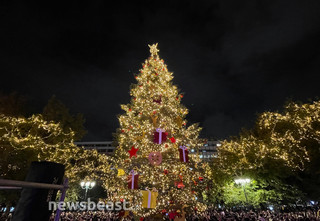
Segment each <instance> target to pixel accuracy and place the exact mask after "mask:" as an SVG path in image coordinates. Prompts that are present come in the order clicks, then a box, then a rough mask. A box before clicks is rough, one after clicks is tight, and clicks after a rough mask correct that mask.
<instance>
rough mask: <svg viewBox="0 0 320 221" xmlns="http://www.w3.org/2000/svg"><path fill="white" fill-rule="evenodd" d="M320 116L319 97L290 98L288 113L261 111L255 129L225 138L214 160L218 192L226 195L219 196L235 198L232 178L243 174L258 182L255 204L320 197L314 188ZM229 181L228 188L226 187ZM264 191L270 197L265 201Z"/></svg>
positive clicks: (319, 160)
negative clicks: (300, 101)
mask: <svg viewBox="0 0 320 221" xmlns="http://www.w3.org/2000/svg"><path fill="white" fill-rule="evenodd" d="M319 116H320V102H319V101H315V102H313V103H311V104H298V103H293V102H291V103H289V104H288V105H287V106H286V107H285V109H284V111H283V113H277V112H265V113H262V114H261V115H260V116H259V117H258V119H257V122H256V125H255V127H254V128H253V129H252V130H249V131H244V132H242V133H241V134H240V136H239V137H236V138H233V139H231V140H229V141H224V142H222V146H221V147H219V149H218V158H217V159H215V160H214V161H213V163H212V168H213V171H214V172H213V173H212V178H213V179H214V180H215V181H216V183H215V185H217V190H218V189H219V190H222V192H223V194H224V195H221V194H220V199H223V200H225V201H226V202H228V203H229V202H231V201H232V200H230V199H231V198H232V197H230V196H232V195H233V194H234V193H235V192H236V189H233V190H230V188H231V187H233V184H231V181H232V180H233V179H234V178H235V177H239V176H247V177H250V178H251V179H253V180H256V181H257V183H259V185H258V186H257V187H255V188H254V190H255V191H254V192H253V193H255V195H256V196H255V199H257V202H255V201H252V202H251V204H253V205H257V203H258V202H266V201H268V202H275V203H289V202H295V201H297V200H299V199H303V198H304V197H308V198H309V199H313V200H317V199H319V197H320V194H319V191H316V189H317V188H315V187H316V186H317V185H319V184H320V177H319V166H320V154H319V147H320V145H319V141H320V127H319V125H320V117H319ZM221 174H224V175H222V177H223V179H222V180H223V181H224V182H223V181H217V180H218V179H219V175H221ZM227 180H229V183H228V182H227ZM226 183H227V186H228V188H229V190H224V191H223V186H225V185H226ZM261 184H263V185H261ZM228 188H227V189H228ZM231 189H232V188H231ZM213 194H215V193H213ZM261 194H262V195H264V196H265V197H264V198H265V199H266V200H263V198H261V199H260V197H259V195H261ZM215 195H216V196H217V194H215ZM232 203H236V202H232Z"/></svg>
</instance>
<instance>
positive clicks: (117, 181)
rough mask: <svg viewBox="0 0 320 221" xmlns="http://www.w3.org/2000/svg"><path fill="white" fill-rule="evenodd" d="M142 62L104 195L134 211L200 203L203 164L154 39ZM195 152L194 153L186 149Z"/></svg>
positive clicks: (198, 144) (143, 213) (140, 212)
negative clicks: (129, 205) (147, 56)
mask: <svg viewBox="0 0 320 221" xmlns="http://www.w3.org/2000/svg"><path fill="white" fill-rule="evenodd" d="M149 47H150V53H151V56H150V57H149V58H148V59H147V60H146V61H145V62H144V63H143V65H142V67H143V68H142V69H141V70H140V74H138V75H136V76H135V78H136V80H137V83H136V84H133V85H132V87H131V91H130V95H131V96H132V99H131V102H130V103H129V104H127V105H122V106H121V108H122V109H123V110H124V111H125V113H124V114H122V115H121V116H119V122H120V128H119V129H118V131H117V143H118V147H117V149H116V152H115V156H114V167H115V169H116V171H117V173H116V174H114V177H113V178H111V179H110V180H109V181H108V184H107V186H108V187H107V188H108V190H109V194H110V198H111V199H112V200H114V201H117V200H127V201H129V202H130V204H131V206H133V207H134V209H136V212H135V213H136V214H137V215H140V216H148V215H150V214H155V213H161V212H163V213H164V212H168V211H169V210H170V208H178V206H179V205H180V206H184V205H185V206H187V208H189V209H195V208H196V209H197V210H202V209H204V204H203V203H202V201H203V197H202V193H203V190H204V189H205V188H206V187H207V186H206V184H205V174H204V171H205V168H206V164H203V163H201V161H200V159H199V155H198V154H197V153H198V149H199V147H201V146H202V145H203V141H202V140H201V139H199V138H198V135H199V132H200V130H201V128H199V127H198V125H197V124H193V125H191V126H189V127H187V121H186V120H185V117H186V115H187V113H188V110H187V108H186V107H184V106H183V105H182V104H181V103H180V102H181V99H182V98H183V94H181V93H179V90H178V88H177V87H176V86H175V85H173V84H172V79H173V76H172V73H171V72H169V71H168V69H167V66H166V65H165V63H164V61H163V60H162V59H160V58H159V55H158V52H159V50H158V49H157V44H154V45H152V46H150V45H149ZM191 152H192V153H195V154H191Z"/></svg>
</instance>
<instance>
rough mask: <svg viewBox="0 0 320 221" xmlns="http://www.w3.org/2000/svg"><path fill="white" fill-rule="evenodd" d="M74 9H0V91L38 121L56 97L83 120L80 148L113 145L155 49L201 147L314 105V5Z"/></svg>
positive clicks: (319, 12)
mask: <svg viewBox="0 0 320 221" xmlns="http://www.w3.org/2000/svg"><path fill="white" fill-rule="evenodd" d="M44 2H46V3H44ZM81 2H82V1H78V0H73V1H61V2H60V1H51V4H49V3H48V1H22V0H21V1H14V0H12V1H11V0H3V1H0V18H1V19H0V73H1V80H0V91H2V92H3V93H6V94H9V93H11V92H13V91H16V92H18V93H19V94H21V95H24V96H26V97H27V98H28V100H29V102H28V104H29V105H30V106H31V107H32V108H33V111H34V112H38V113H40V112H42V109H43V107H44V106H45V105H46V103H47V101H48V99H49V98H50V97H51V96H52V95H53V94H55V95H56V96H57V98H58V99H60V100H61V101H62V102H63V103H64V104H65V105H66V106H67V107H68V108H69V109H70V111H71V112H72V113H78V112H79V113H83V114H84V116H85V118H86V125H85V127H86V129H87V130H88V134H87V135H86V137H85V138H84V139H83V140H85V141H102V140H110V139H111V138H112V133H113V132H115V129H116V128H117V127H118V121H117V117H116V116H117V115H118V114H120V113H122V112H121V109H120V104H123V103H128V102H129V100H130V96H129V87H130V84H131V83H135V80H134V73H138V71H139V69H140V68H141V63H142V62H143V61H144V60H145V59H146V58H147V57H148V56H149V48H148V44H152V43H155V42H158V43H159V49H160V57H161V58H163V59H164V61H165V63H166V64H167V65H168V69H169V71H172V72H173V73H174V77H175V78H174V83H175V84H176V85H178V87H179V88H180V89H181V91H182V92H184V94H185V96H184V98H183V100H182V102H183V104H184V105H185V106H187V107H188V108H189V110H190V114H189V115H188V120H189V122H200V125H201V126H202V127H203V132H202V137H207V138H214V139H224V138H227V137H229V136H231V135H237V134H238V133H239V131H240V130H241V128H242V127H251V126H252V125H253V122H254V120H255V118H256V116H257V114H258V113H261V112H263V111H269V110H271V111H276V110H279V111H280V110H281V108H282V106H283V105H284V103H285V102H286V101H287V100H288V99H292V100H300V101H304V102H306V101H308V100H309V99H311V100H313V99H316V98H317V96H319V94H320V90H319V82H320V81H319V80H320V77H319V74H320V1H319V0H308V1H301V0H299V1H298V0H288V1H279V0H272V1H270V0H268V1H267V0H265V1H258V0H257V1H239V0H235V1H230V0H220V1H215V0H211V1H199V0H198V1H192V3H188V2H189V1H155V2H153V1H146V2H139V1H128V2H127V3H126V2H125V1H115V2H113V4H112V5H111V4H110V1H103V0H98V1H94V0H92V1H83V2H85V3H81ZM190 2H191V1H190Z"/></svg>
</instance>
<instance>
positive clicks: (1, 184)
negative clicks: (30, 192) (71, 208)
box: [0, 178, 69, 221]
mask: <svg viewBox="0 0 320 221" xmlns="http://www.w3.org/2000/svg"><path fill="white" fill-rule="evenodd" d="M68 187H69V186H68V178H65V179H64V182H63V185H57V184H49V183H36V182H27V181H19V180H5V179H0V189H2V190H9V189H22V188H38V189H55V190H60V191H61V197H60V202H63V201H64V199H65V197H66V190H67V189H68ZM60 214H61V210H60V209H59V208H58V209H57V211H56V215H55V218H54V221H59V219H60Z"/></svg>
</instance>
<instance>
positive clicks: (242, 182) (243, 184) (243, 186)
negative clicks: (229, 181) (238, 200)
mask: <svg viewBox="0 0 320 221" xmlns="http://www.w3.org/2000/svg"><path fill="white" fill-rule="evenodd" d="M250 181H251V180H250V179H248V178H244V179H242V178H241V179H235V180H234V182H235V183H236V184H238V185H239V184H241V186H242V188H243V192H244V196H245V198H246V203H248V198H247V193H246V187H245V186H246V184H247V183H250Z"/></svg>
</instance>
